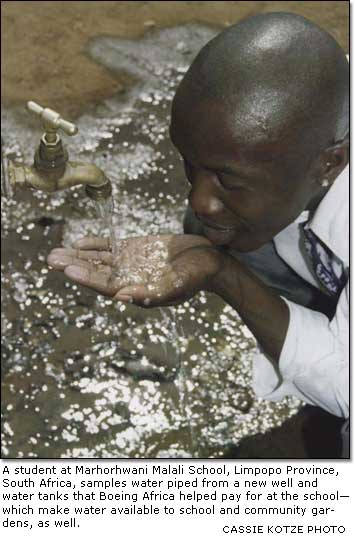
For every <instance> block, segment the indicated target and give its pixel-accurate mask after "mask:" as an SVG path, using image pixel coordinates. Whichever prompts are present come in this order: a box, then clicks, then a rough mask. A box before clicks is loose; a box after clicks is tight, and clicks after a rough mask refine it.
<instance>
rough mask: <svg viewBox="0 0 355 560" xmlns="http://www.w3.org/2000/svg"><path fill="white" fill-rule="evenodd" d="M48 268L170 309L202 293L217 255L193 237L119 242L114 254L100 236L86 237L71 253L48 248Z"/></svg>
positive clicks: (111, 293)
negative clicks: (199, 292)
mask: <svg viewBox="0 0 355 560" xmlns="http://www.w3.org/2000/svg"><path fill="white" fill-rule="evenodd" d="M48 264H49V265H50V266H52V267H53V268H55V269H57V270H62V271H64V273H65V275H66V276H68V277H69V278H71V279H72V280H74V281H76V282H78V283H80V284H82V285H83V286H87V287H89V288H93V289H95V290H96V291H97V292H99V293H100V294H103V295H107V296H111V297H114V298H115V299H117V300H120V301H130V302H133V303H135V304H137V305H143V306H154V305H174V304H177V303H180V302H181V301H185V300H186V299H189V298H190V297H192V296H193V295H194V294H195V293H196V292H197V291H198V290H199V289H203V288H204V286H205V284H206V282H207V281H208V279H209V278H211V277H212V276H213V275H215V274H216V272H218V268H219V257H218V252H217V251H216V250H215V249H213V248H212V246H211V244H210V242H209V241H207V240H206V239H205V238H203V237H200V236H194V235H157V236H146V237H132V238H129V239H123V240H119V241H118V243H117V254H116V255H115V256H114V255H112V253H111V252H110V250H109V240H108V239H106V238H93V237H91V238H90V237H88V238H84V239H81V240H79V241H77V242H76V243H74V244H73V248H72V249H64V248H63V249H54V250H53V251H52V252H51V253H50V255H49V256H48Z"/></svg>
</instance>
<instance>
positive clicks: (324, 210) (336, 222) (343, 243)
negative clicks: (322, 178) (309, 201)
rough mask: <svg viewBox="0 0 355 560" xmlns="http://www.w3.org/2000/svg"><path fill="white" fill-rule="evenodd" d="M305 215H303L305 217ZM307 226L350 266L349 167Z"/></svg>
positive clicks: (336, 181)
mask: <svg viewBox="0 0 355 560" xmlns="http://www.w3.org/2000/svg"><path fill="white" fill-rule="evenodd" d="M303 214H304V213H302V214H301V216H303ZM307 226H308V227H309V228H310V229H311V230H312V231H313V233H315V235H316V236H317V237H318V238H319V239H320V240H321V241H322V242H323V243H325V245H327V247H329V249H330V250H331V251H332V253H334V255H336V256H337V257H339V258H340V260H342V261H343V263H344V264H345V265H346V266H349V166H348V165H347V166H346V168H345V169H344V170H343V171H342V172H341V173H340V175H339V176H338V177H337V178H336V180H335V181H334V183H333V185H332V186H331V187H330V189H329V191H328V192H327V194H326V196H325V197H324V198H323V199H322V201H321V202H320V204H319V205H318V207H317V209H316V211H315V213H314V215H313V216H312V218H311V219H310V220H309V222H308V223H307Z"/></svg>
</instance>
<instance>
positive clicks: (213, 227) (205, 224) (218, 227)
mask: <svg viewBox="0 0 355 560" xmlns="http://www.w3.org/2000/svg"><path fill="white" fill-rule="evenodd" d="M198 220H199V221H200V222H201V224H202V225H203V227H205V228H206V229H210V230H215V231H224V232H228V231H235V230H236V227H237V226H236V225H233V226H222V225H220V224H216V223H214V222H210V221H208V220H205V219H201V218H199V217H198Z"/></svg>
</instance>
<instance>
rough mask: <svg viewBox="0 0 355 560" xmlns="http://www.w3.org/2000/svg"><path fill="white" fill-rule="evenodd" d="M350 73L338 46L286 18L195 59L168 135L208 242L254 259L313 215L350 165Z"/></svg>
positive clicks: (253, 24)
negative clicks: (248, 253) (303, 216)
mask: <svg viewBox="0 0 355 560" xmlns="http://www.w3.org/2000/svg"><path fill="white" fill-rule="evenodd" d="M348 74H349V72H348V62H347V60H346V56H345V54H344V52H343V51H342V49H341V48H340V47H339V45H338V44H337V43H336V41H335V40H334V39H333V38H332V37H331V36H330V35H329V34H328V33H327V32H325V31H324V30H322V29H320V28H319V27H317V26H316V25H314V24H313V23H311V22H310V21H308V20H306V19H304V18H303V17H300V16H298V15H295V14H289V13H268V14H260V15H257V16H255V17H251V18H249V19H247V20H245V21H243V22H241V23H238V24H236V25H234V26H232V27H230V28H228V29H227V30H225V31H224V32H222V33H221V34H220V35H218V36H217V37H216V38H215V39H213V40H212V41H210V42H209V43H208V44H207V45H206V46H205V47H204V48H203V49H202V50H201V51H200V53H199V54H198V56H197V57H196V59H195V60H194V62H193V63H192V65H191V67H190V68H189V70H188V72H187V73H186V75H185V76H184V79H183V80H182V82H181V83H180V85H179V87H178V90H177V92H176V95H175V97H174V101H173V107H172V120H171V129H170V132H171V137H172V140H173V142H174V144H175V145H176V147H177V149H178V150H179V152H180V153H181V155H182V157H183V158H184V162H185V169H186V175H187V178H188V180H189V182H190V183H191V186H192V188H191V192H190V195H189V200H190V204H191V206H192V208H193V210H194V211H195V213H196V215H197V217H198V218H199V219H200V221H201V222H202V224H203V227H204V232H205V235H206V237H208V238H209V239H210V240H211V241H212V242H214V243H216V244H223V245H229V246H231V247H234V248H236V249H238V250H240V251H251V250H253V249H257V248H258V247H260V246H261V245H263V244H264V243H266V242H268V241H269V240H271V239H272V238H273V237H274V236H275V235H276V234H277V233H278V232H279V231H281V230H282V229H283V228H284V227H286V226H287V225H288V224H290V223H291V222H292V221H293V220H294V219H295V218H296V217H297V216H298V215H299V214H300V213H301V212H302V211H303V210H304V209H306V208H307V209H310V210H312V209H314V208H315V207H316V206H317V204H318V202H319V201H320V200H321V198H322V196H323V194H324V193H325V192H326V190H325V188H324V186H322V184H326V183H325V181H328V182H329V184H331V183H332V182H333V181H334V179H335V178H336V177H337V175H338V174H339V173H340V172H341V170H342V169H343V168H344V166H345V165H346V163H347V141H346V138H347V132H348V112H349V109H348V106H349V100H348V97H349V96H348V89H349V86H348V79H349V78H348Z"/></svg>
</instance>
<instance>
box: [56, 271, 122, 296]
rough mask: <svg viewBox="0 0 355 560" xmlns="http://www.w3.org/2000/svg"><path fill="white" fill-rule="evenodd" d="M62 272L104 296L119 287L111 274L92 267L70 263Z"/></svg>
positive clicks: (110, 294) (111, 293)
mask: <svg viewBox="0 0 355 560" xmlns="http://www.w3.org/2000/svg"><path fill="white" fill-rule="evenodd" d="M64 274H65V275H66V276H67V277H68V278H70V279H71V280H74V281H75V282H78V283H79V284H81V285H82V286H86V287H87V288H92V289H93V290H96V291H97V292H99V293H100V294H103V295H105V296H113V295H114V294H115V293H116V292H117V291H118V290H119V289H120V285H119V284H118V282H117V281H116V280H115V279H114V278H113V277H112V274H110V273H109V272H104V271H97V270H95V269H94V268H93V267H92V268H89V267H84V266H77V265H70V266H67V267H66V268H65V269H64Z"/></svg>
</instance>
